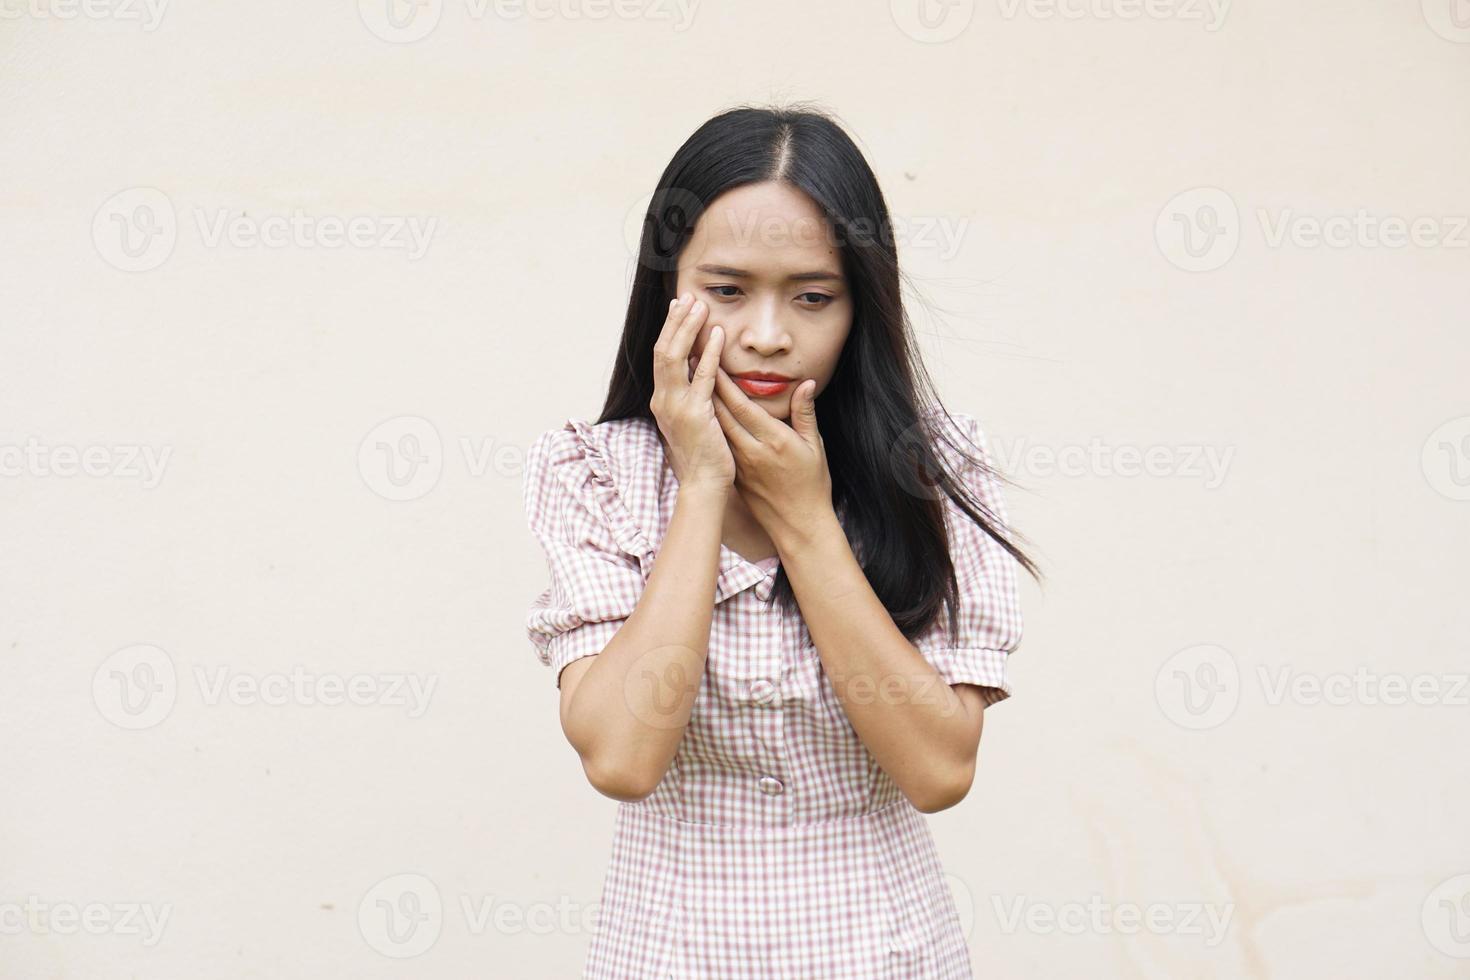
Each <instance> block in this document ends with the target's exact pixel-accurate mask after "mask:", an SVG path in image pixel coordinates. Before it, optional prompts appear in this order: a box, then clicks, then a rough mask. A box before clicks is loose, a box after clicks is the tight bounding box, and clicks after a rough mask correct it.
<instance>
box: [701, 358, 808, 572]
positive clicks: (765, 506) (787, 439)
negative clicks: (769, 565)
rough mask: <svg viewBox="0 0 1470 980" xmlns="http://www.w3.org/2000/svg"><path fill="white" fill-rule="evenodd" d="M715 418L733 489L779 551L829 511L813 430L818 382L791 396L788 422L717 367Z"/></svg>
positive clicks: (799, 388) (804, 385)
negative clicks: (731, 464) (731, 466)
mask: <svg viewBox="0 0 1470 980" xmlns="http://www.w3.org/2000/svg"><path fill="white" fill-rule="evenodd" d="M715 370H716V372H717V373H716V375H715V399H714V407H715V417H716V418H718V419H719V420H720V426H721V427H722V428H723V429H724V430H725V438H726V440H727V441H728V442H729V444H730V452H731V453H732V454H733V455H734V456H735V489H736V491H738V492H739V494H740V496H741V497H742V498H744V500H745V503H746V505H747V506H748V507H749V508H750V512H751V514H752V515H753V516H754V517H755V519H756V520H757V521H759V522H760V524H761V526H762V527H763V528H765V531H766V533H767V534H769V535H770V536H771V541H772V543H774V544H775V545H776V546H777V548H778V550H779V549H780V548H781V546H782V542H783V541H785V540H789V539H790V537H791V534H792V532H800V531H802V530H804V529H806V528H811V527H814V526H815V525H816V523H817V520H818V519H819V518H821V517H823V516H825V515H830V514H831V513H832V476H831V474H830V473H829V472H828V471H827V451H826V449H825V447H824V446H823V445H822V436H821V433H820V432H818V431H817V404H816V394H815V393H816V390H817V383H816V382H815V381H812V380H810V379H807V380H804V381H802V382H801V383H800V384H798V385H797V386H796V390H795V391H794V392H793V393H792V395H791V424H790V425H787V424H786V423H785V422H783V421H781V420H780V419H777V418H772V417H771V415H770V414H769V413H768V412H767V411H766V410H765V409H763V408H761V407H760V406H759V405H757V404H756V403H755V402H754V401H752V400H751V399H750V397H749V396H747V395H746V394H745V392H744V391H742V390H741V388H740V386H739V385H737V384H736V383H735V382H734V380H733V379H732V378H731V377H730V376H729V375H728V374H726V373H725V369H724V368H722V367H719V366H716V368H715Z"/></svg>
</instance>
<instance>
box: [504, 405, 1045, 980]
mask: <svg viewBox="0 0 1470 980" xmlns="http://www.w3.org/2000/svg"><path fill="white" fill-rule="evenodd" d="M953 417H954V418H955V420H956V421H957V422H960V423H961V424H962V425H963V426H964V427H965V429H966V430H967V433H968V435H969V437H970V439H971V441H972V442H974V443H975V444H977V445H979V446H980V447H982V448H984V446H985V443H984V441H983V438H984V437H983V435H982V433H981V431H980V429H979V426H978V425H977V424H976V422H975V420H974V419H973V418H972V417H970V416H967V415H963V414H960V413H955V414H954V416H953ZM938 448H939V451H940V452H941V453H943V454H945V455H946V456H949V458H950V459H953V458H954V457H953V456H952V455H950V453H949V452H948V451H947V449H946V447H944V446H943V445H942V444H940V445H939V447H938ZM966 472H967V473H969V474H974V473H976V472H977V471H975V470H973V469H969V470H967V471H966ZM967 479H973V480H975V482H974V483H972V486H975V487H976V489H977V490H978V491H979V492H980V493H981V494H982V499H985V500H986V503H987V504H988V505H989V506H990V507H991V509H992V511H993V512H995V513H996V514H997V516H999V517H1000V518H1001V519H1002V520H1004V519H1005V511H1004V505H1003V502H1002V500H1001V496H1000V492H999V487H998V485H996V484H995V483H994V482H993V481H984V483H983V484H982V483H981V481H979V480H978V478H975V477H967ZM677 490H678V479H677V477H675V475H674V472H673V469H672V467H671V466H670V465H669V464H668V462H667V460H666V458H665V455H664V452H663V447H662V444H661V443H660V442H659V438H658V432H657V429H656V427H655V423H653V422H652V421H650V420H648V419H618V420H614V421H610V422H604V423H600V424H596V425H590V424H588V423H587V422H585V421H583V420H580V419H568V420H567V422H566V424H565V425H563V426H561V427H560V428H555V429H551V430H549V431H547V432H545V433H544V434H542V435H541V436H540V437H539V438H538V439H537V440H536V441H535V443H534V444H533V445H532V447H531V450H530V452H529V454H528V460H527V466H526V473H525V484H524V494H525V502H526V514H527V519H528V521H529V523H530V526H531V529H532V531H533V532H534V533H535V535H536V537H537V538H538V540H539V541H540V542H541V544H542V546H543V547H544V549H545V551H546V555H547V561H548V564H549V568H550V575H551V585H550V587H549V588H547V589H546V590H545V591H543V592H542V593H541V594H540V595H539V596H538V597H537V598H536V599H535V601H534V603H533V605H532V606H531V609H530V612H529V613H528V614H527V619H526V627H527V633H528V635H529V637H530V639H531V641H532V643H533V644H534V647H535V650H536V653H537V656H538V657H539V658H540V660H541V662H542V663H543V664H546V665H547V666H549V667H551V668H552V671H553V675H554V676H555V677H556V679H557V684H558V686H559V685H560V676H561V670H562V668H563V667H565V666H566V665H567V664H568V663H569V662H571V661H572V660H575V659H577V658H578V657H585V656H589V655H592V654H596V653H598V652H600V651H601V650H602V649H603V647H604V646H605V645H606V644H607V642H608V641H609V640H610V639H611V638H612V636H613V634H614V633H616V632H617V630H618V627H619V626H620V625H621V624H622V622H623V621H624V620H625V619H626V618H627V617H628V616H629V615H630V614H631V613H632V612H633V609H634V608H635V606H636V605H637V603H638V598H639V596H640V594H641V593H642V591H643V588H644V585H645V583H646V582H647V581H648V577H649V575H650V574H651V573H652V570H653V563H654V561H655V559H656V557H657V555H658V553H659V547H660V544H661V542H662V538H663V534H664V532H665V530H666V529H667V528H668V525H669V521H670V519H671V517H672V515H673V511H674V505H675V502H676V494H677ZM946 512H947V515H948V519H949V520H950V522H951V524H950V526H951V529H952V530H951V533H952V540H953V541H954V548H955V552H954V556H953V557H954V561H955V568H956V573H957V575H958V576H959V586H960V594H961V599H962V602H961V608H960V628H961V633H960V636H959V643H958V644H957V645H955V646H950V645H949V644H948V642H947V640H948V638H947V637H946V636H945V635H944V627H945V625H946V622H945V620H946V618H947V617H945V616H943V615H941V617H940V619H939V621H938V622H937V623H935V624H934V625H932V626H931V627H930V628H929V630H928V631H927V632H926V633H925V634H923V635H922V636H921V637H920V638H919V639H918V641H917V642H916V646H917V647H918V649H919V651H920V652H921V654H922V655H923V656H924V657H925V659H926V660H928V661H929V662H930V663H931V664H933V665H934V666H935V668H936V670H937V671H938V672H939V674H940V675H941V676H942V677H943V678H944V680H945V681H947V682H948V683H951V684H954V683H960V682H967V683H971V684H978V685H981V686H983V687H985V688H986V690H985V692H984V693H985V694H986V696H987V700H988V702H989V703H994V702H996V701H1000V700H1003V699H1004V698H1007V697H1009V696H1010V693H1011V691H1010V686H1009V684H1008V683H1007V679H1006V672H1005V666H1006V656H1007V653H1008V652H1009V651H1010V650H1012V649H1013V648H1014V647H1015V646H1016V644H1017V643H1018V642H1019V640H1020V635H1021V615H1020V608H1019V604H1018V601H1017V590H1016V568H1017V566H1016V563H1015V561H1014V559H1012V558H1011V557H1010V555H1008V554H1007V553H1006V552H1005V551H1004V550H1003V549H1001V548H1000V547H999V546H998V545H997V544H995V542H994V541H992V540H991V539H990V538H989V537H988V536H987V535H985V534H984V533H983V532H982V531H981V530H980V529H979V528H978V527H976V526H975V525H974V523H973V522H971V521H970V520H969V519H968V518H967V517H965V516H964V514H963V512H961V511H960V510H959V509H958V508H957V507H955V506H954V504H953V503H952V502H950V501H946ZM840 516H841V515H839V517H840ZM776 565H777V559H775V558H771V559H767V560H765V561H762V562H750V561H747V560H746V559H744V558H742V557H741V556H740V555H738V554H736V553H735V552H734V551H731V550H730V549H729V548H727V547H726V546H724V545H723V544H722V545H721V546H720V559H719V574H718V577H717V579H716V582H715V594H714V615H713V622H712V624H711V626H710V637H709V654H708V657H707V658H706V663H705V670H704V676H703V678H702V680H701V682H700V686H699V690H698V693H697V696H696V700H695V703H694V707H693V714H692V716H691V718H690V721H689V724H688V727H687V728H686V730H685V732H684V736H683V740H682V742H681V743H680V746H679V749H678V753H677V754H676V756H675V757H674V760H673V763H672V765H671V766H670V767H669V770H668V772H667V773H666V774H665V775H664V778H663V780H662V782H660V783H659V785H658V787H657V788H656V789H655V790H654V792H653V793H652V794H651V795H650V796H648V797H647V798H645V799H643V800H640V801H638V802H636V803H622V804H620V805H619V808H618V812H617V819H616V823H615V828H614V835H613V843H612V860H611V862H610V864H609V866H608V869H607V872H606V877H605V879H604V883H603V892H602V901H601V903H600V914H599V915H598V916H597V928H596V931H595V933H594V936H593V939H592V942H591V946H590V948H589V950H588V955H587V960H586V965H585V969H584V972H583V978H584V980H587V978H592V980H614V978H617V980H662V978H680V980H696V978H699V980H740V978H757V977H759V978H783V980H784V978H820V980H833V978H844V980H847V978H870V977H871V978H879V977H883V978H915V980H918V978H923V980H944V978H969V977H971V976H972V974H971V972H970V959H969V953H968V951H967V950H966V946H965V937H964V934H963V932H962V929H961V924H960V919H959V915H958V913H957V909H956V906H955V903H954V900H953V896H952V894H951V892H950V891H949V886H948V883H947V882H946V881H945V878H944V869H943V867H942V866H941V864H940V861H939V857H938V854H937V852H936V849H935V845H934V842H933V839H932V837H931V836H930V833H929V829H928V825H927V824H926V823H925V822H924V819H923V814H922V813H920V812H919V811H918V810H916V809H915V808H914V807H913V805H912V804H910V803H909V801H908V800H907V798H906V797H904V796H903V795H902V793H901V792H900V791H899V789H898V787H897V785H896V784H895V783H894V782H893V780H892V779H890V778H889V776H888V775H887V774H886V773H885V772H883V771H882V770H881V769H880V768H879V767H878V766H877V764H876V763H875V762H874V761H873V758H872V756H871V755H869V754H868V752H867V750H866V748H865V747H864V745H863V743H862V742H861V741H860V740H859V738H858V736H857V734H856V732H855V731H854V730H853V728H852V725H851V724H850V723H849V722H848V720H847V717H846V715H845V714H844V712H843V708H842V705H841V704H840V703H839V702H838V700H837V697H836V695H835V693H834V691H833V688H832V686H831V683H830V682H829V680H828V679H827V676H826V674H825V672H824V671H823V668H822V663H821V660H820V658H819V657H818V655H817V649H816V647H815V646H814V645H813V643H812V639H811V636H810V635H809V633H808V632H807V629H806V625H805V623H804V622H803V621H802V619H801V618H800V617H799V616H795V617H793V616H787V615H786V614H784V613H783V612H782V611H781V609H780V607H779V606H778V605H775V604H772V605H769V606H768V605H767V604H766V603H765V601H764V600H766V599H767V598H768V597H769V596H770V594H771V589H772V585H773V582H774V579H775V574H776Z"/></svg>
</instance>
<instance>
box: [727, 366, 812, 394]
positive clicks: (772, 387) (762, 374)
mask: <svg viewBox="0 0 1470 980" xmlns="http://www.w3.org/2000/svg"><path fill="white" fill-rule="evenodd" d="M730 377H732V378H734V379H735V383H736V384H737V385H739V386H740V390H741V391H743V392H745V393H746V394H747V395H752V396H754V397H756V398H769V397H771V396H772V395H779V394H781V393H782V392H784V391H785V390H786V389H787V388H789V387H791V382H792V381H794V380H796V379H795V378H791V377H788V376H787V375H784V374H773V373H772V372H770V371H742V372H740V373H739V374H732V375H730Z"/></svg>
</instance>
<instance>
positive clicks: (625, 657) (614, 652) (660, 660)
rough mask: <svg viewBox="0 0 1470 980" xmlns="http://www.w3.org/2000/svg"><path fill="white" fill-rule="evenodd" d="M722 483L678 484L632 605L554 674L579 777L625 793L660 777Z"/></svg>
mask: <svg viewBox="0 0 1470 980" xmlns="http://www.w3.org/2000/svg"><path fill="white" fill-rule="evenodd" d="M728 493H729V488H728V487H720V486H711V485H706V484H702V483H694V482H691V483H687V484H681V485H680V487H679V494H678V501H677V503H676V505H675V507H674V514H673V517H672V518H671V519H670V522H669V528H668V531H667V533H666V534H665V537H664V541H663V545H662V548H661V550H660V551H659V555H658V560H657V561H656V562H655V563H654V569H653V572H652V573H651V574H650V575H649V578H648V584H647V587H646V588H645V589H644V591H643V594H642V596H641V597H640V598H639V600H638V605H637V608H636V609H634V611H633V613H632V614H631V615H630V616H629V617H628V618H627V620H626V621H624V623H623V625H622V626H621V627H620V628H619V629H618V631H617V633H616V634H615V635H614V636H613V638H612V640H611V641H610V642H609V643H608V645H607V646H606V647H605V648H604V649H603V651H602V652H601V653H600V654H595V655H592V656H587V657H582V658H579V659H578V660H574V661H573V662H572V663H570V664H568V665H567V666H566V668H565V669H564V670H563V671H562V675H561V725H562V730H563V731H564V732H565V733H566V736H567V740H568V741H569V742H571V744H572V747H573V748H575V749H576V750H577V754H578V756H580V757H581V760H582V768H583V770H584V771H585V772H586V773H587V778H588V780H589V781H590V782H591V783H592V785H593V786H594V787H595V788H596V789H597V790H598V792H600V793H602V794H603V795H605V796H610V797H612V798H613V799H617V800H624V801H633V800H638V799H642V798H643V797H645V796H647V795H648V794H649V793H652V792H653V790H654V787H656V786H657V785H658V784H659V781H660V780H662V779H663V776H664V773H666V772H667V771H668V768H669V764H670V763H671V762H672V761H673V758H674V754H675V752H676V751H677V750H678V748H679V742H680V740H681V739H682V738H683V736H684V728H685V726H686V725H687V724H688V722H689V715H690V711H691V709H692V707H693V705H694V696H695V694H696V693H697V692H698V690H699V684H700V680H701V679H702V678H703V676H704V663H705V658H706V656H707V654H708V649H709V630H710V622H711V620H712V619H713V616H714V593H715V579H716V577H717V575H718V573H719V558H720V535H721V527H722V524H723V521H724V514H725V503H726V500H727V496H728Z"/></svg>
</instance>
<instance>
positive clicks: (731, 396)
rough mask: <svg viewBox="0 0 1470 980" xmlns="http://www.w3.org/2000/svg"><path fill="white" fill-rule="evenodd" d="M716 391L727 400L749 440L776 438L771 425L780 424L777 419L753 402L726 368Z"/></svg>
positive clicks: (717, 383)
mask: <svg viewBox="0 0 1470 980" xmlns="http://www.w3.org/2000/svg"><path fill="white" fill-rule="evenodd" d="M715 390H716V391H717V392H719V395H720V397H721V398H723V399H724V400H725V407H726V408H728V409H729V410H730V414H731V415H733V416H734V417H735V420H736V421H737V422H739V423H740V426H741V428H742V429H743V430H744V432H745V434H746V435H747V436H748V437H749V438H751V439H754V440H755V441H756V442H764V441H765V440H766V439H771V438H774V435H775V433H774V431H773V430H772V428H771V425H772V424H779V423H776V420H775V419H773V418H771V417H770V416H769V415H768V414H766V410H765V409H763V408H761V407H760V406H759V405H757V404H756V403H755V402H753V401H751V400H750V397H749V396H747V395H746V394H745V392H744V390H742V389H741V387H740V386H739V385H737V384H736V383H735V381H734V379H733V378H731V377H730V376H729V375H728V374H726V373H725V369H724V368H721V369H720V373H719V375H718V377H717V378H716V380H715ZM763 435H764V437H765V438H764V439H763V438H762V436H763Z"/></svg>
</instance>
